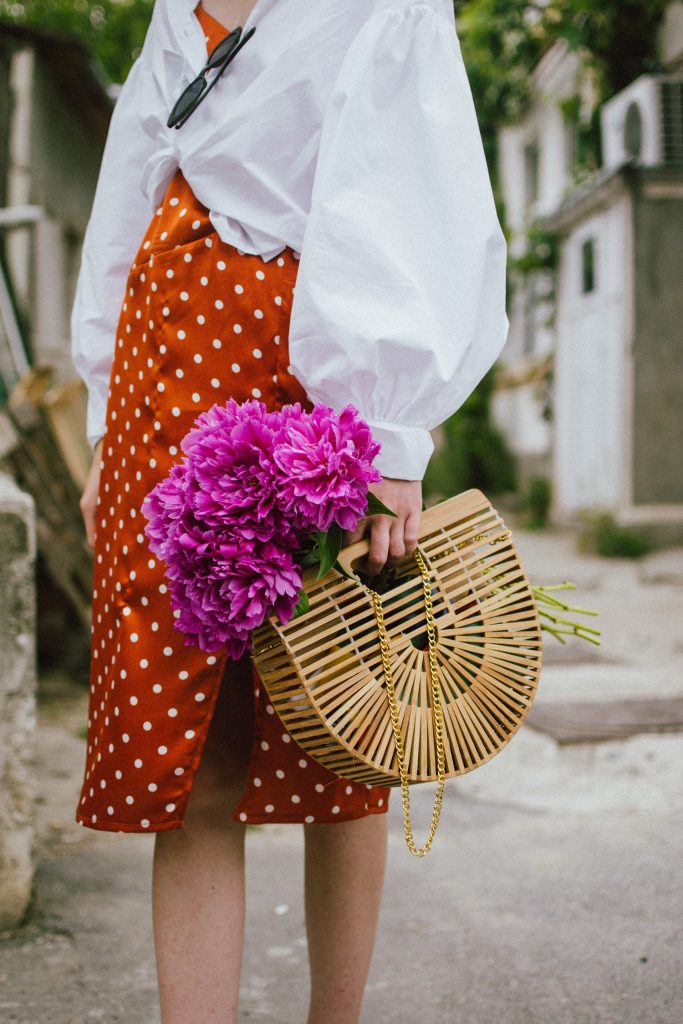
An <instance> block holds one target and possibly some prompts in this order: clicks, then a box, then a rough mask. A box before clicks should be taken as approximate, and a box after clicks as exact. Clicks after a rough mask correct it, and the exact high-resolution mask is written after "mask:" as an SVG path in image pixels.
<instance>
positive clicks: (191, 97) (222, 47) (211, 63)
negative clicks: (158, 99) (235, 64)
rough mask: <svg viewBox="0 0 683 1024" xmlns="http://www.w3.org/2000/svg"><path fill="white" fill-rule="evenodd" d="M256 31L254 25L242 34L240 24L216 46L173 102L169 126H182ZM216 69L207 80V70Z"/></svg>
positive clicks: (167, 125)
mask: <svg viewBox="0 0 683 1024" xmlns="http://www.w3.org/2000/svg"><path fill="white" fill-rule="evenodd" d="M255 31H256V26H255V25H254V26H253V27H252V28H250V29H249V31H248V32H247V33H246V34H245V35H244V36H242V28H241V26H240V25H238V26H237V28H234V29H233V30H232V32H230V33H229V35H227V36H226V37H225V38H224V39H221V41H220V43H219V44H218V45H217V46H215V47H214V49H213V50H212V51H211V53H210V54H209V56H208V58H207V61H206V64H205V65H204V67H203V68H202V70H201V71H200V72H199V74H198V75H197V77H196V78H195V79H194V80H193V81H192V82H190V84H189V85H188V86H186V87H185V88H184V89H183V91H182V92H181V94H180V96H179V97H178V99H177V100H176V102H175V103H174V104H173V109H172V110H171V113H170V114H169V117H168V121H167V122H166V127H167V128H182V126H183V125H184V124H185V122H186V121H187V119H188V117H189V116H190V114H192V113H193V112H194V111H195V110H196V109H197V107H198V106H199V104H200V103H201V102H202V100H203V99H205V97H206V96H207V95H208V94H209V92H210V91H211V90H212V89H213V87H214V85H215V84H216V82H217V81H218V79H219V78H220V77H221V75H222V74H223V72H224V71H225V69H226V68H227V66H228V64H229V63H230V61H231V60H232V59H233V57H235V56H236V55H237V54H238V53H239V51H240V50H241V49H242V47H243V46H244V44H245V43H246V42H247V41H248V40H249V39H251V37H252V36H253V34H254V32H255ZM214 70H215V71H216V72H217V73H216V74H215V75H214V76H213V78H212V79H211V81H210V82H207V80H206V73H207V71H214Z"/></svg>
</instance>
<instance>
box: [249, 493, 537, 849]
mask: <svg viewBox="0 0 683 1024" xmlns="http://www.w3.org/2000/svg"><path fill="white" fill-rule="evenodd" d="M368 548H369V541H368V540H367V539H363V540H361V541H358V542H357V543H356V544H353V545H350V546H349V547H347V548H343V549H342V551H341V552H340V555H339V561H340V563H341V565H342V567H343V568H344V569H345V570H346V571H347V572H352V571H353V566H354V563H356V562H360V561H361V560H362V558H363V556H364V555H365V554H366V553H367V551H368ZM416 563H417V567H418V568H419V573H416V571H415V569H416ZM396 576H397V585H396V586H394V587H392V589H391V590H389V591H387V592H386V593H384V594H383V595H381V596H380V595H379V594H378V593H377V592H376V591H374V590H372V589H371V588H370V587H366V586H364V585H363V584H361V583H360V582H358V581H356V580H355V579H350V578H348V577H347V576H345V575H343V574H342V573H340V572H338V571H337V570H336V569H331V570H330V571H329V572H328V573H326V574H325V575H324V576H323V577H322V578H320V579H316V578H315V569H310V570H307V571H306V573H305V575H304V580H303V586H304V589H305V591H306V593H307V594H308V597H309V601H310V608H309V610H308V611H307V612H305V613H304V614H303V615H301V616H299V617H297V618H294V619H291V620H290V622H288V623H287V624H286V625H282V624H280V622H279V621H278V619H277V617H276V616H271V617H270V619H268V620H267V621H266V622H265V623H264V624H263V625H262V626H260V627H259V628H258V629H257V630H255V631H254V634H253V638H252V639H253V653H252V657H253V659H254V663H255V665H256V669H257V671H258V673H259V676H260V678H261V680H262V682H263V685H264V687H265V690H266V692H267V694H268V696H269V698H270V701H271V703H272V704H273V707H274V708H275V711H276V712H277V714H278V715H279V716H280V718H281V720H282V722H283V724H284V726H285V728H286V729H287V730H288V731H289V733H290V734H291V736H292V738H293V739H294V740H295V741H296V742H297V743H298V744H299V745H300V746H301V747H302V748H303V749H304V750H305V751H306V752H307V753H308V754H310V755H311V756H312V757H314V758H316V759H317V760H318V761H320V762H321V763H322V764H323V765H325V766H326V767H327V768H329V769H331V770H332V771H333V772H335V773H336V774H337V775H340V776H342V777H343V778H347V779H350V780H355V781H357V782H364V783H369V784H371V785H381V786H398V785H400V786H401V798H402V805H403V816H404V830H405V837H406V842H407V844H408V848H409V849H410V851H411V852H412V853H413V854H415V855H416V856H420V857H421V856H424V855H425V854H426V853H427V852H428V850H429V848H430V846H431V843H432V840H433V838H434V834H435V832H436V828H437V825H438V821H439V815H440V811H441V803H442V798H443V789H444V782H445V779H447V778H452V777H454V776H457V775H462V774H464V773H465V772H469V771H472V769H473V768H477V767H478V766H479V765H482V764H485V763H486V762H487V761H489V760H490V759H491V758H492V757H493V756H494V755H495V754H496V753H498V751H499V750H501V749H502V748H503V747H504V746H505V744H506V743H507V742H508V741H509V740H510V738H511V737H512V736H513V735H514V733H515V732H516V731H517V730H518V729H519V727H520V725H521V724H522V722H523V721H524V719H525V718H526V716H527V714H528V712H529V708H530V706H531V702H532V700H533V698H534V695H535V693H536V688H537V684H538V677H539V672H540V667H541V628H540V621H539V617H538V612H537V609H536V601H535V597H534V593H533V591H532V589H531V586H530V584H529V580H528V579H527V576H526V574H525V571H524V569H523V567H522V564H521V562H520V559H519V555H518V553H517V550H516V548H515V545H514V543H513V541H512V538H511V534H510V531H509V530H508V529H506V527H505V524H504V523H503V521H502V519H501V517H500V516H499V514H498V513H497V512H496V510H495V509H494V508H493V507H492V505H491V504H490V502H489V501H488V500H487V498H486V497H485V496H484V495H483V494H482V493H481V491H478V490H469V491H465V492H464V493H463V494H459V495H456V496H455V497H453V498H449V499H448V500H446V501H442V502H441V503H439V504H438V505H434V506H432V507H431V508H429V509H427V510H425V511H424V512H423V513H422V516H421V525H420V535H419V540H418V546H417V549H416V551H415V554H414V556H410V557H406V558H405V559H404V560H403V561H402V562H401V563H400V564H399V565H398V566H397V567H396ZM431 781H436V782H437V789H436V795H435V800H434V809H433V812H432V821H431V825H430V829H429V835H428V838H427V840H426V842H425V844H424V846H423V847H421V848H418V847H417V846H416V844H415V840H414V838H413V832H412V827H411V822H410V797H409V786H410V785H411V784H413V783H419V782H431Z"/></svg>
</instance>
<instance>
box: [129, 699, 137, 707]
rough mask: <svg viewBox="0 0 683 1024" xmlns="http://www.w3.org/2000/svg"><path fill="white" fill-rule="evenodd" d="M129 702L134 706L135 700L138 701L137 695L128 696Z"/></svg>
mask: <svg viewBox="0 0 683 1024" xmlns="http://www.w3.org/2000/svg"><path fill="white" fill-rule="evenodd" d="M130 702H131V704H132V705H133V707H135V705H136V704H137V702H138V699H137V697H131V698H130Z"/></svg>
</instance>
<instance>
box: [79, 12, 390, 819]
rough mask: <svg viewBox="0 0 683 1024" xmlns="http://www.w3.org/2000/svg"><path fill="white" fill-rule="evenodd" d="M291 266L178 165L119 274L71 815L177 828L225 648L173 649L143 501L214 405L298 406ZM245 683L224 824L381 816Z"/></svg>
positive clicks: (290, 258)
mask: <svg viewBox="0 0 683 1024" xmlns="http://www.w3.org/2000/svg"><path fill="white" fill-rule="evenodd" d="M196 14H197V16H198V18H199V20H200V23H201V24H202V27H203V28H204V31H205V34H206V39H207V47H208V49H209V50H211V49H212V48H213V47H214V46H215V45H216V44H217V43H218V42H219V41H220V40H221V39H222V38H223V36H224V35H225V34H226V32H227V30H226V29H225V28H224V27H223V26H222V25H221V24H220V23H219V22H217V21H216V20H215V19H214V18H212V17H211V16H210V15H208V14H207V13H206V12H205V11H204V10H203V8H202V7H201V5H199V6H198V7H197V9H196ZM226 73H228V74H229V69H228V71H227V72H226ZM180 130H181V131H182V129H180ZM297 268H298V263H297V260H296V258H295V256H294V255H293V253H292V251H291V250H290V249H289V248H287V249H285V250H284V251H283V252H282V253H281V254H280V255H279V256H278V257H276V258H275V259H273V260H271V261H270V262H268V263H264V261H263V260H262V259H261V258H260V257H259V256H250V255H246V254H242V253H240V252H239V250H237V249H235V248H234V247H233V246H231V245H227V244H225V243H224V242H222V241H221V239H220V238H219V237H218V235H217V233H216V232H215V230H214V229H213V226H212V224H211V222H210V220H209V218H208V211H207V210H206V208H205V207H204V206H202V205H201V204H200V203H199V202H198V201H197V199H196V198H195V196H194V195H193V193H192V190H191V189H190V187H189V185H188V183H187V181H186V180H185V178H184V177H183V175H182V173H181V172H180V170H178V171H177V172H176V174H175V177H174V178H173V180H172V181H171V183H170V185H169V187H168V190H167V192H166V195H165V197H164V200H163V203H162V205H161V207H160V208H159V210H158V211H157V212H156V214H155V216H154V217H153V218H152V221H151V223H150V225H149V227H148V229H147V232H146V234H145V236H144V238H143V240H142V242H141V244H140V248H139V250H138V253H137V255H136V258H135V261H134V263H133V265H132V267H131V269H130V273H129V277H128V281H127V284H126V294H125V297H124V301H123V306H122V309H121V315H120V320H119V324H118V330H117V336H116V345H115V351H114V361H113V365H112V369H111V377H110V391H109V397H108V404H107V416H106V423H105V434H104V439H103V445H102V461H101V475H100V488H99V496H98V506H97V535H96V541H95V548H94V560H95V569H94V581H93V624H92V648H91V680H90V700H89V712H88V735H87V753H86V763H85V773H84V779H83V787H82V792H81V795H80V801H79V804H78V808H77V811H76V818H77V820H78V821H79V822H81V823H82V824H83V825H85V826H87V827H90V828H95V829H105V830H107V829H108V830H112V831H122V832H143V831H160V830H164V829H172V828H180V827H182V819H183V815H184V812H185V808H186V805H187V800H188V797H189V794H190V790H191V787H192V782H193V778H194V773H195V771H196V768H197V766H198V764H199V761H200V758H201V753H202V749H203V746H204V742H205V739H206V733H207V730H208V726H209V722H210V719H211V715H212V713H213V708H214V705H215V701H216V697H217V694H218V690H219V687H220V685H221V681H222V680H224V683H223V685H227V686H229V685H230V671H231V662H230V661H229V660H228V659H227V657H226V655H225V653H224V651H222V650H221V651H217V652H216V653H215V654H206V653H205V652H203V651H201V650H200V649H199V648H198V647H195V646H190V645H185V644H184V643H183V636H182V634H181V633H180V632H178V630H175V629H173V621H174V619H173V612H172V609H171V606H170V602H169V597H168V590H167V587H166V583H165V579H164V571H163V570H164V566H163V564H162V563H160V562H159V561H158V560H156V559H155V558H154V557H153V555H152V553H151V552H150V550H149V547H148V544H147V540H146V537H145V535H144V531H143V527H144V524H145V522H146V520H145V517H144V516H143V514H142V512H141V511H140V506H141V504H142V501H143V498H144V496H145V494H147V492H148V491H150V490H151V488H152V487H153V486H154V484H155V483H156V482H157V481H158V480H160V479H162V478H163V477H164V476H166V474H167V472H168V470H169V469H170V467H171V466H172V465H173V463H174V462H175V461H178V460H179V459H180V458H181V457H182V452H181V450H180V440H181V438H182V437H183V435H184V434H185V433H186V432H187V431H188V430H189V429H190V428H191V427H192V426H193V423H194V420H195V418H196V416H197V415H198V414H199V412H201V411H202V410H203V409H206V408H208V407H209V406H210V405H212V404H213V403H215V402H224V401H225V399H226V398H227V397H233V398H235V399H236V400H237V401H243V400H245V399H247V398H258V399H260V400H262V401H263V402H264V403H265V404H266V405H267V406H268V407H269V408H278V407H279V406H281V405H282V404H284V403H286V402H293V401H301V402H302V403H304V404H305V405H306V406H307V407H309V408H310V403H309V402H308V400H307V398H306V395H305V393H304V391H303V389H302V388H301V386H300V385H299V383H298V381H297V380H296V379H295V378H294V377H293V376H292V375H291V374H289V373H288V371H287V366H288V364H289V357H288V352H287V339H288V326H289V316H290V310H291V302H292V292H293V288H294V284H295V281H296V274H297ZM252 678H253V694H254V701H255V727H254V735H253V738H252V753H251V760H250V765H249V771H248V777H247V781H246V784H245V788H244V792H243V795H242V798H241V800H240V801H239V803H238V805H237V806H236V807H235V809H234V811H233V814H232V817H233V819H234V820H236V821H242V822H246V823H262V822H268V821H277V822H333V821H342V820H345V819H349V818H359V817H363V816H365V815H367V814H375V813H383V812H386V810H387V806H388V799H389V794H390V789H389V788H386V787H369V786H366V785H364V784H361V783H353V782H347V781H346V780H342V779H340V778H339V777H338V776H336V775H334V774H333V773H332V772H330V771H328V770H327V769H326V768H324V767H323V766H322V765H320V764H318V762H316V761H315V760H313V759H312V758H310V757H309V756H308V755H306V754H305V753H304V751H303V750H302V749H301V748H300V747H299V746H298V745H297V744H296V743H295V742H294V741H293V740H292V738H291V737H290V736H289V734H288V733H287V732H286V730H285V729H284V727H283V725H282V723H281V722H280V720H279V718H278V716H277V715H276V714H275V712H274V709H273V707H272V706H271V705H270V703H269V701H268V699H267V696H266V693H265V690H264V689H263V688H262V687H261V686H260V681H259V679H258V676H257V674H256V672H255V671H252Z"/></svg>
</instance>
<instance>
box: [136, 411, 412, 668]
mask: <svg viewBox="0 0 683 1024" xmlns="http://www.w3.org/2000/svg"><path fill="white" fill-rule="evenodd" d="M380 447H381V446H380V444H379V443H378V442H377V441H374V440H373V438H372V434H371V432H370V428H369V426H368V424H367V423H366V422H365V421H364V420H363V419H361V418H360V416H359V414H358V410H357V409H355V408H354V407H353V406H352V405H347V406H346V408H344V409H342V411H341V412H340V413H335V412H334V410H332V409H330V408H329V407H327V406H325V405H322V404H318V405H316V406H314V408H313V409H312V410H311V411H310V412H307V411H305V410H304V409H302V407H301V405H300V404H299V403H298V402H297V403H294V404H291V405H285V406H283V408H282V409H280V410H278V411H270V412H269V411H268V410H267V409H266V407H265V405H264V404H263V402H259V401H256V400H255V399H252V400H248V401H245V402H242V403H241V404H239V403H237V402H236V401H235V400H234V399H229V400H228V401H227V402H226V403H225V405H218V404H217V405H213V406H212V407H211V408H210V409H208V410H207V411H205V412H202V413H200V415H199V416H198V417H197V419H196V420H195V426H194V427H193V429H192V430H190V431H188V433H187V434H186V435H185V437H184V438H183V439H182V441H181V448H182V451H183V452H184V457H183V459H182V462H180V463H176V464H175V465H174V466H173V467H172V469H171V470H170V472H169V474H168V475H167V476H166V477H165V478H164V479H163V480H161V481H160V482H159V483H158V484H157V485H156V486H155V487H154V488H153V489H152V490H151V491H150V492H149V494H147V496H146V497H145V499H144V501H143V503H142V506H141V510H142V512H143V513H144V515H145V517H146V518H147V520H148V522H147V523H146V524H145V527H144V530H145V533H146V535H147V538H148V540H149V546H150V549H151V550H152V551H153V552H154V553H155V554H156V555H158V557H159V558H160V559H162V560H163V561H164V562H165V563H166V577H167V579H168V581H169V592H170V601H171V605H172V607H173V609H174V612H175V622H174V628H175V629H178V630H179V631H181V632H182V633H184V634H185V643H186V644H196V645H197V646H199V647H200V648H201V649H202V650H204V651H215V650H217V649H218V648H219V647H222V646H223V645H225V646H226V648H227V651H228V654H229V656H230V657H231V658H233V659H238V658H240V657H242V655H243V654H244V653H245V651H247V650H249V649H250V635H251V631H252V630H253V629H255V628H256V627H257V626H260V625H261V624H262V623H263V622H264V621H265V620H266V618H268V617H269V616H270V615H272V614H273V613H275V614H277V616H278V617H279V619H280V622H282V623H286V622H288V621H289V620H290V619H291V618H292V616H293V615H296V614H300V613H301V612H302V611H305V610H306V609H307V607H308V602H307V598H306V594H305V593H304V591H303V590H302V576H303V570H304V568H306V566H308V565H313V564H315V563H316V562H320V570H319V575H322V574H324V573H325V572H327V571H328V570H329V569H330V568H331V567H332V566H333V565H335V564H337V561H336V560H337V555H338V554H339V550H340V548H341V546H342V536H343V532H342V531H344V530H353V529H354V528H355V527H356V525H357V523H358V522H359V520H360V519H361V518H362V517H364V516H366V515H373V514H377V513H384V514H387V515H393V514H394V513H393V512H391V510H390V509H388V508H386V506H385V505H383V504H382V502H381V501H379V499H378V498H377V497H376V495H373V494H371V493H370V492H369V490H368V485H369V484H370V483H373V482H376V481H379V480H381V479H382V476H381V474H380V472H379V470H377V469H376V468H374V467H373V466H372V460H373V459H374V458H375V456H376V455H377V453H378V452H379V450H380Z"/></svg>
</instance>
